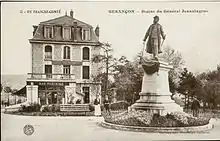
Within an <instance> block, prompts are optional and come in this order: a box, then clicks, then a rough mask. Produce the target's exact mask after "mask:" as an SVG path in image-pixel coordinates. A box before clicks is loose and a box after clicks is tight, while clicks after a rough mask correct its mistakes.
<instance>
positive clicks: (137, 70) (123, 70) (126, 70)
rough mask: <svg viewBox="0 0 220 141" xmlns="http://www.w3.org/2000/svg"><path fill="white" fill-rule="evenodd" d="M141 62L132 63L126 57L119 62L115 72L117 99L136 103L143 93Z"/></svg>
mask: <svg viewBox="0 0 220 141" xmlns="http://www.w3.org/2000/svg"><path fill="white" fill-rule="evenodd" d="M138 61H139V60H138V59H137V58H136V60H135V61H133V62H131V61H128V59H127V58H126V57H125V56H122V57H120V58H119V59H118V60H117V64H115V66H114V70H113V74H114V75H113V78H114V80H115V81H114V83H113V85H114V86H115V87H116V93H117V99H118V100H126V101H127V102H129V103H134V102H135V101H136V100H137V99H138V98H139V92H140V91H141V84H142V76H143V69H142V67H141V66H140V65H139V62H138Z"/></svg>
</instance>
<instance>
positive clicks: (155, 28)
mask: <svg viewBox="0 0 220 141" xmlns="http://www.w3.org/2000/svg"><path fill="white" fill-rule="evenodd" d="M158 21H159V17H158V16H155V17H154V20H153V24H152V25H151V26H150V27H149V28H148V30H147V32H146V34H145V36H144V39H143V41H144V42H143V43H144V45H145V41H146V40H147V38H148V41H147V45H146V52H148V53H150V54H153V57H154V59H156V60H158V54H160V53H162V50H161V36H162V38H163V40H165V38H166V35H165V34H164V31H163V28H162V26H161V25H160V24H159V23H158Z"/></svg>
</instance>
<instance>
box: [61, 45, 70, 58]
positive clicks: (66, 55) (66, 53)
mask: <svg viewBox="0 0 220 141" xmlns="http://www.w3.org/2000/svg"><path fill="white" fill-rule="evenodd" d="M63 59H70V47H68V46H65V47H64V49H63Z"/></svg>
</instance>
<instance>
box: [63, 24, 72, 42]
mask: <svg viewBox="0 0 220 141" xmlns="http://www.w3.org/2000/svg"><path fill="white" fill-rule="evenodd" d="M70 38H71V32H70V27H64V28H63V39H64V40H70Z"/></svg>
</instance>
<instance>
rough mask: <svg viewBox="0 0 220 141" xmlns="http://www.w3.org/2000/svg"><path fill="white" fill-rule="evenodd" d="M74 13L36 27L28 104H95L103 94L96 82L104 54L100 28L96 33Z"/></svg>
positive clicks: (32, 41) (27, 88)
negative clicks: (98, 57) (97, 58)
mask: <svg viewBox="0 0 220 141" xmlns="http://www.w3.org/2000/svg"><path fill="white" fill-rule="evenodd" d="M73 14H74V13H73V11H70V15H67V14H66V15H64V16H61V17H58V18H55V19H51V20H48V21H44V22H40V24H39V25H37V26H33V38H32V39H29V42H30V44H31V48H32V72H31V73H28V78H27V85H26V93H27V101H29V102H38V103H40V104H61V103H63V104H73V103H92V102H93V101H94V99H95V98H96V95H97V94H100V93H101V83H100V82H94V81H93V79H92V78H93V76H95V75H96V74H97V73H98V68H99V65H100V64H99V63H94V62H92V60H91V59H92V57H93V56H94V55H98V54H99V53H100V51H101V43H100V42H99V27H98V26H97V27H96V28H95V30H94V29H93V27H92V26H91V25H89V24H87V23H84V22H82V21H79V20H77V19H75V18H74V15H73Z"/></svg>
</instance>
